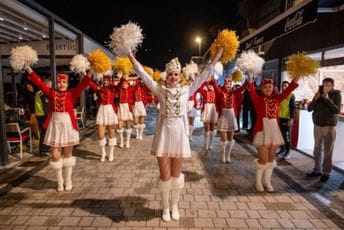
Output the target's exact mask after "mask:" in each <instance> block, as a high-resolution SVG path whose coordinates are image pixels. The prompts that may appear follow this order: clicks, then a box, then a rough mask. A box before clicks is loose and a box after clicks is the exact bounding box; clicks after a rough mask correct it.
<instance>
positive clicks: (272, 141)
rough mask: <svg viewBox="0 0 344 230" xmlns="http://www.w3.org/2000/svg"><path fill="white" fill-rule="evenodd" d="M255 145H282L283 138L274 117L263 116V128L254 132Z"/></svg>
mask: <svg viewBox="0 0 344 230" xmlns="http://www.w3.org/2000/svg"><path fill="white" fill-rule="evenodd" d="M253 144H254V145H255V146H263V145H283V144H284V140H283V136H282V133H281V130H280V128H279V126H278V122H277V119H276V118H273V119H269V118H266V117H264V118H263V130H262V131H259V132H257V133H256V135H255V136H254V138H253Z"/></svg>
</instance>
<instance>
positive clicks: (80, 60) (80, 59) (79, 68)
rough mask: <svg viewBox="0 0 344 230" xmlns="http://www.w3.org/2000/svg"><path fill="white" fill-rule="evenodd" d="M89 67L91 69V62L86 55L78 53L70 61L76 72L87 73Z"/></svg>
mask: <svg viewBox="0 0 344 230" xmlns="http://www.w3.org/2000/svg"><path fill="white" fill-rule="evenodd" d="M89 69H90V62H89V61H88V60H87V58H86V57H85V56H84V55H82V54H78V55H75V56H74V57H73V58H72V61H71V62H70V70H71V71H73V72H75V73H82V74H85V73H86V71H87V70H89Z"/></svg>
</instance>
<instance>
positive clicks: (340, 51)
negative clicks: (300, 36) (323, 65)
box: [324, 47, 344, 60]
mask: <svg viewBox="0 0 344 230" xmlns="http://www.w3.org/2000/svg"><path fill="white" fill-rule="evenodd" d="M343 57H344V47H341V48H337V49H331V50H327V51H325V55H324V59H325V60H327V59H334V58H343Z"/></svg>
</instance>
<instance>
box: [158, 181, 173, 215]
mask: <svg viewBox="0 0 344 230" xmlns="http://www.w3.org/2000/svg"><path fill="white" fill-rule="evenodd" d="M171 181H172V179H170V180H168V181H163V180H161V179H160V178H159V181H158V189H159V191H160V194H161V202H162V219H163V220H164V221H170V220H171V216H170V204H169V203H170V199H169V196H170V190H171Z"/></svg>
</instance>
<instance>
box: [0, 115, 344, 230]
mask: <svg viewBox="0 0 344 230" xmlns="http://www.w3.org/2000/svg"><path fill="white" fill-rule="evenodd" d="M154 123H155V113H151V114H150V116H149V117H148V119H147V123H146V124H147V130H146V131H145V135H144V139H143V140H142V141H140V140H136V139H135V138H134V135H133V139H132V145H131V148H130V149H120V148H116V150H115V160H114V161H113V162H108V161H105V162H103V163H102V162H100V160H99V157H100V152H99V150H98V145H97V142H96V139H97V135H96V132H95V131H94V130H92V129H88V130H87V131H84V133H83V138H82V142H81V144H80V145H79V146H78V147H77V149H76V150H75V154H74V155H75V156H76V157H77V165H76V167H75V170H74V172H73V190H72V191H69V192H57V191H56V179H55V175H54V172H53V171H52V170H51V169H50V168H49V167H48V162H47V160H45V161H43V162H42V163H41V164H40V165H39V166H37V167H35V170H32V171H31V172H30V173H29V174H28V175H26V176H25V177H22V178H21V179H19V180H17V182H16V181H14V182H8V184H10V186H9V185H7V190H4V192H3V193H2V195H1V196H0V229H56V230H57V229H90V230H91V229H344V222H343V220H344V218H343V213H344V212H343V207H344V206H343V205H341V204H343V203H342V202H343V199H342V198H343V196H342V195H343V187H341V186H342V181H343V178H344V176H343V174H342V173H340V172H334V173H333V177H331V179H330V181H329V182H328V183H326V184H319V182H317V181H315V180H309V179H306V178H305V176H304V172H306V171H307V170H308V169H309V168H310V167H311V162H312V160H311V159H310V158H308V157H306V156H304V155H302V154H299V153H296V152H294V153H293V157H292V158H291V159H290V161H288V162H283V163H280V164H279V166H278V168H277V170H275V173H274V175H273V185H274V187H275V190H276V192H274V193H267V192H266V193H265V192H264V193H257V192H256V191H255V189H254V181H255V167H254V164H253V160H254V158H255V151H254V148H253V147H252V146H251V145H250V144H249V142H247V139H245V138H237V143H236V145H235V146H234V149H233V154H232V162H231V163H229V164H223V163H221V162H220V161H219V159H220V148H219V140H218V138H217V139H216V140H215V143H214V149H213V150H212V151H204V150H202V146H203V144H202V141H203V136H202V135H201V131H200V130H196V131H195V135H194V141H193V142H192V143H191V146H192V149H193V151H194V152H193V156H192V157H191V158H190V159H187V160H186V161H185V166H184V169H183V172H184V174H185V178H186V183H185V188H184V189H183V191H182V195H181V201H180V211H181V219H180V221H170V222H163V221H162V220H161V218H160V216H161V210H160V207H161V201H160V195H159V192H158V190H157V188H156V182H157V177H158V167H157V163H156V159H155V158H154V157H153V156H151V155H150V146H151V143H152V139H153V135H152V134H153V130H154Z"/></svg>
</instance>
